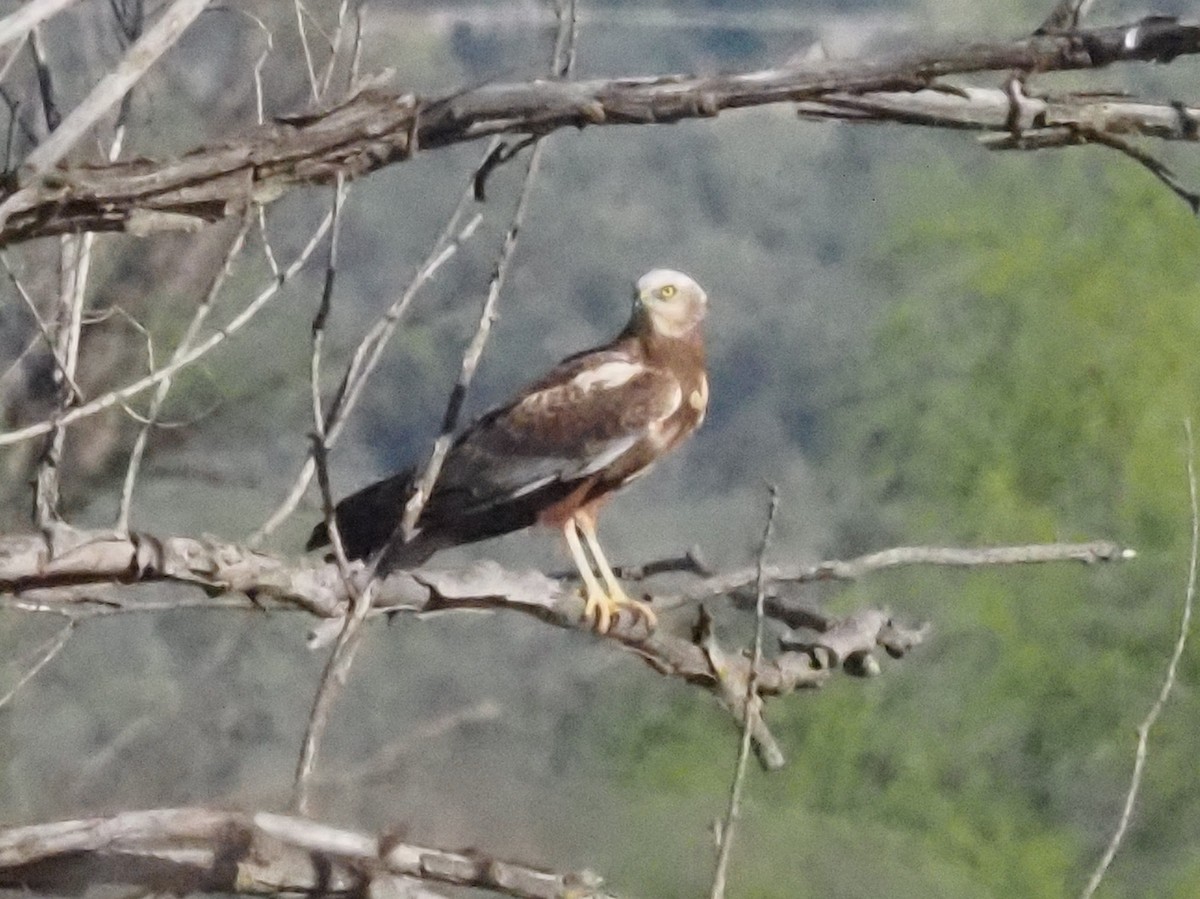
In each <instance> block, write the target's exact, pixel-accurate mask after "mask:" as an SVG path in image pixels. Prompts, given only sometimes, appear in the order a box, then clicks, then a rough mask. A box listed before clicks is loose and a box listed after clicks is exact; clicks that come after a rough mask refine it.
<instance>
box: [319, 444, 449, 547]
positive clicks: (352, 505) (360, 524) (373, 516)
mask: <svg viewBox="0 0 1200 899" xmlns="http://www.w3.org/2000/svg"><path fill="white" fill-rule="evenodd" d="M413 474H414V472H413V469H411V468H410V469H407V470H405V471H402V472H400V473H399V474H394V475H392V476H391V477H390V478H384V479H383V480H382V481H376V482H375V483H374V484H370V485H368V486H366V487H364V488H363V489H362V490H359V491H358V492H357V493H352V494H350V495H349V496H347V497H346V498H345V499H343V500H342V501H341V502H340V503H338V504H337V507H336V508H335V509H334V515H335V516H336V518H337V525H338V533H340V534H341V536H342V545H343V546H345V548H346V555H347V556H349V557H350V558H351V559H365V558H367V556H369V555H371V554H372V553H374V552H375V551H376V550H378V549H381V548H382V547H383V546H385V545H386V544H387V543H388V541H389V540H390V539H391V537H392V534H393V533H395V531H396V528H397V527H398V526H399V524H400V517H401V516H402V515H403V514H404V504H405V503H406V502H407V501H408V497H409V495H410V494H411V491H412V479H413ZM420 542H421V540H420V537H418V538H417V540H415V541H414V542H413V543H412V544H409V546H412V547H415V546H416V545H417V544H419V543H420ZM327 543H329V530H328V529H327V528H326V527H325V522H324V521H322V522H320V523H319V524H318V525H317V526H316V527H315V528H313V531H312V534H311V535H310V536H309V538H308V543H307V544H305V547H304V548H305V549H306V550H313V549H317V548H319V547H322V546H325V545H326V544H327ZM407 548H408V547H402V549H407ZM436 551H437V550H436V548H435V549H433V550H428V551H427V553H426V555H425V558H422V559H420V560H418V561H417V562H414V563H412V564H420V562H423V561H425V559H426V558H428V557H429V556H430V555H433V553H434V552H436ZM406 558H407V556H406ZM401 567H404V565H403V564H401V563H397V564H395V565H393V566H392V568H393V569H394V568H401ZM389 570H390V569H389Z"/></svg>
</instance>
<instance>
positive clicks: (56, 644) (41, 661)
mask: <svg viewBox="0 0 1200 899" xmlns="http://www.w3.org/2000/svg"><path fill="white" fill-rule="evenodd" d="M77 623H78V622H77V621H76V620H75V619H74V618H69V619H68V620H67V623H66V625H64V626H63V628H62V630H60V631H59V632H58V633H57V634H55V635H54V636H53V637H51V638H50V639H49V640H47V641H46V642H45V643H44V644H43V645H42V646H41V647H39V648H38V650H37V651H36V653H35V655H36V656H37V658H36V659H35V660H34V662H33V664H32V665H30V666H29V667H28V668H27V669H25V672H24V674H22V675H21V676H20V677H18V678H17V682H16V683H15V684H13V685H12V688H11V689H10V690H9V691H8V692H7V693H5V694H4V695H3V696H0V709H2V708H4V707H5V706H6V705H8V704H9V703H10V702H12V698H13V697H14V696H16V695H17V694H18V693H19V692H21V688H22V687H24V686H25V685H26V684H27V683H29V682H30V681H31V680H33V679H34V677H36V676H37V673H38V672H39V671H41V670H42V669H43V668H45V667H46V666H47V665H49V664H50V663H51V662H53V661H54V659H55V657H57V656H58V654H59V653H60V652H62V650H63V647H64V646H66V645H67V640H69V639H70V638H71V634H72V633H74V631H75V625H76V624H77Z"/></svg>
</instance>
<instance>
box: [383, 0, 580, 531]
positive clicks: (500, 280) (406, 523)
mask: <svg viewBox="0 0 1200 899" xmlns="http://www.w3.org/2000/svg"><path fill="white" fill-rule="evenodd" d="M576 34H577V28H576V20H575V3H574V0H567V2H565V3H564V4H563V5H561V6H559V7H558V31H557V32H556V34H555V39H554V53H553V55H552V57H551V63H550V68H551V71H552V72H553V74H554V75H556V76H558V77H560V78H566V77H569V76H570V74H571V65H572V64H573V62H574V59H575V51H574V40H575V37H576ZM544 146H545V145H544V144H543V143H542V142H541V141H538V142H537V143H536V144H535V146H534V148H533V151H532V152H531V153H530V154H529V163H528V165H527V166H526V168H525V177H524V179H523V180H522V182H521V191H520V193H519V194H518V196H517V205H516V209H515V210H514V211H513V217H512V221H511V222H510V223H509V226H508V230H507V231H506V232H505V233H504V243H503V244H502V245H501V248H500V257H499V259H498V260H497V261H496V267H495V269H494V271H493V273H492V279H491V281H490V283H489V284H488V292H487V298H486V299H485V300H484V303H483V309H482V310H481V312H480V315H479V324H478V325H477V326H476V328H475V335H474V336H473V337H472V338H471V342H470V343H469V344H468V345H467V349H466V351H465V352H464V353H463V357H462V365H461V367H460V369H459V374H458V381H457V382H455V384H454V389H453V390H452V391H450V399H449V402H448V403H447V404H446V411H445V413H444V414H443V416H442V426H441V433H439V434H438V436H437V439H436V440H435V441H434V444H433V451H432V452H431V453H430V455H429V461H428V462H427V463H426V464H425V467H424V469H422V471H421V473H420V475H419V476H418V477H417V478H416V480H415V481H414V482H413V484H414V489H413V492H412V495H411V496H410V497H409V499H408V501H407V502H406V503H405V504H404V515H403V516H402V518H401V521H400V527H399V529H398V534H395V535H393V537H392V539H393V540H395V539H396V538H397V536H398V537H399V538H400V539H401V540H403V542H405V543H407V542H409V541H410V540H412V539H413V537H415V536H416V533H417V522H418V521H419V519H420V517H421V512H422V510H423V509H424V508H425V504H426V503H427V502H429V497H430V496H432V495H433V488H434V485H435V484H436V483H437V479H438V475H439V474H441V471H442V465H443V463H444V462H445V461H446V455H447V453H449V452H450V445H451V443H452V442H453V440H454V432H455V431H457V430H458V423H459V418H460V417H461V416H462V410H463V407H464V406H465V405H466V398H467V390H468V389H470V386H471V381H472V380H474V377H475V370H476V368H477V367H478V366H479V359H480V357H481V356H482V355H483V349H484V347H485V346H486V345H487V341H488V337H489V336H490V335H491V332H492V323H493V322H495V320H496V315H497V313H496V306H497V303H498V302H499V300H500V291H501V290H502V289H503V287H504V281H505V279H506V278H507V276H508V269H509V266H510V265H511V264H512V258H513V253H514V252H515V251H516V248H517V239H518V235H519V234H520V233H521V225H522V224H523V223H524V220H525V211H526V209H527V208H528V205H529V198H530V196H531V195H532V193H533V183H534V181H535V180H536V178H537V174H538V170H539V168H540V167H541V159H542V151H543V149H544ZM490 158H491V154H489V156H488V159H490ZM485 165H486V163H485ZM478 184H479V181H478V178H477V179H476V188H475V189H476V195H478V193H479V187H478Z"/></svg>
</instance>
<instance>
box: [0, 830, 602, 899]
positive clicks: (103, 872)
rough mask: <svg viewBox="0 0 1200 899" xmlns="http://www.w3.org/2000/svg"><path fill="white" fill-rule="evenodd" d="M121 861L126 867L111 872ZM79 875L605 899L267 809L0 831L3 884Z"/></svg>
mask: <svg viewBox="0 0 1200 899" xmlns="http://www.w3.org/2000/svg"><path fill="white" fill-rule="evenodd" d="M114 857H115V858H120V859H122V860H123V862H124V863H123V864H120V865H116V866H114V865H113V864H112V863H111V860H112V859H113V858H114ZM81 877H82V878H83V879H84V881H85V882H88V883H93V884H100V883H104V884H112V885H114V886H116V885H119V886H120V887H122V888H123V889H128V887H129V886H130V885H131V884H133V885H136V886H141V887H142V888H144V889H145V890H147V891H148V892H151V893H171V894H174V895H185V894H189V893H209V894H214V893H215V894H234V895H242V896H280V895H316V894H322V895H350V894H356V895H357V894H362V895H408V892H407V889H408V888H409V886H410V885H411V883H412V882H414V881H419V882H421V883H432V884H446V885H451V886H458V887H474V888H477V889H482V890H490V891H493V892H496V893H501V894H503V895H505V896H511V897H516V899H565V897H568V896H570V897H576V899H602V897H604V896H605V895H606V894H605V893H604V892H603V891H602V881H601V880H600V878H599V877H598V876H597V875H595V874H593V873H592V872H590V871H579V872H569V873H560V872H556V871H551V870H547V869H544V868H535V867H533V866H530V865H526V864H522V863H519V862H511V861H506V860H503V859H498V858H494V857H492V856H488V855H485V854H483V853H480V852H449V851H447V850H444V849H438V848H435V847H430V846H418V845H414V844H411V843H407V842H404V841H402V840H401V839H399V838H397V837H396V836H394V835H393V834H389V833H382V834H379V835H373V834H372V835H368V834H363V833H359V832H357V831H350V830H343V829H340V828H334V827H330V826H328V825H324V824H319V823H317V822H315V821H308V820H305V819H303V818H296V817H290V816H287V815H277V814H272V813H270V812H233V811H221V810H215V809H206V808H168V809H150V810H146V811H127V812H121V813H119V814H115V815H110V816H107V817H98V818H84V819H81V820H73V821H57V822H53V823H49V824H32V825H26V826H24V827H7V828H2V829H0V887H13V888H16V889H20V890H22V891H23V892H25V893H27V894H33V893H34V892H41V893H51V894H57V893H60V892H63V891H64V890H65V891H68V892H69V891H71V889H72V887H71V886H69V885H70V884H77V883H78V882H79V878H81Z"/></svg>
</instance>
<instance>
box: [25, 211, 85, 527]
mask: <svg viewBox="0 0 1200 899" xmlns="http://www.w3.org/2000/svg"><path fill="white" fill-rule="evenodd" d="M91 236H92V235H91V234H87V235H82V236H78V237H76V236H71V235H64V236H62V237H60V238H59V285H60V286H59V296H58V303H57V305H56V306H55V311H54V324H53V326H52V327H51V334H50V335H48V337H49V336H52V337H53V343H52V344H51V347H50V351H51V353H53V355H54V359H55V361H56V367H55V376H54V377H55V381H56V385H55V386H56V391H57V393H58V413H59V415H61V413H62V412H64V411H65V410H66V409H67V408H68V407H69V406H70V405H71V404H72V402H74V401H75V400H76V399H77V396H76V390H77V388H76V387H75V368H76V366H77V364H78V362H79V340H80V336H81V332H82V329H83V304H84V300H85V297H86V293H87V275H88V269H89V267H90V260H91V253H90V252H89V251H90V248H91V241H90V240H88V238H89V237H91ZM66 440H67V432H66V429H65V428H63V427H61V426H55V427H53V428H52V429H51V431H50V434H49V436H48V437H47V439H46V444H45V446H44V448H43V449H42V454H41V458H40V459H39V460H38V466H37V476H36V480H35V488H34V502H33V505H34V520H35V521H36V522H37V525H38V527H40V528H42V529H43V530H47V531H48V530H49V529H51V528H52V527H54V526H55V525H56V524H58V523H59V522H60V521H61V520H62V519H61V516H60V513H59V471H60V468H61V465H62V460H63V450H64V448H65V446H66Z"/></svg>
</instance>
